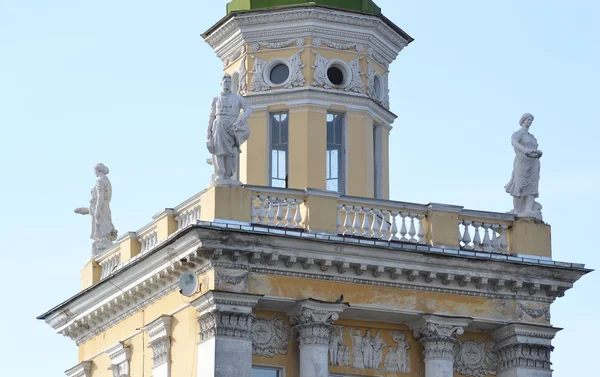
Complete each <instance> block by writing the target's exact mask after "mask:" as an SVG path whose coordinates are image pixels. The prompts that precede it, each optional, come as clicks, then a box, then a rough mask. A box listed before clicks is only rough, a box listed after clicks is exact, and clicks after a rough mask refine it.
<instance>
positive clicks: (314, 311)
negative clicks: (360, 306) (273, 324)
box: [287, 299, 348, 347]
mask: <svg viewBox="0 0 600 377" xmlns="http://www.w3.org/2000/svg"><path fill="white" fill-rule="evenodd" d="M347 307H348V304H343V303H331V302H324V301H317V300H312V299H308V300H302V301H299V302H298V303H297V304H296V306H295V307H294V308H292V309H291V310H289V311H288V312H287V314H288V316H289V317H290V323H291V324H292V325H294V330H295V331H297V332H298V342H299V344H300V347H302V346H304V345H323V346H329V335H330V333H331V329H332V328H333V326H332V323H333V321H336V320H338V319H339V314H340V313H341V312H342V311H344V309H345V308H347Z"/></svg>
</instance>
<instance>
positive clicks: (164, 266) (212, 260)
mask: <svg viewBox="0 0 600 377" xmlns="http://www.w3.org/2000/svg"><path fill="white" fill-rule="evenodd" d="M246 228H248V230H247V231H243V230H234V229H227V228H223V227H217V226H216V225H215V226H207V225H196V226H193V227H191V228H189V229H187V230H185V231H182V232H181V233H178V234H176V235H175V236H174V237H173V239H169V240H168V241H167V242H165V243H164V244H161V245H159V246H158V248H157V249H155V250H153V251H151V252H150V253H148V254H145V255H142V256H141V257H140V258H138V259H136V260H135V261H134V262H132V263H130V264H128V265H126V266H125V267H124V268H122V269H120V270H119V271H117V272H116V273H115V274H114V275H112V276H111V277H109V278H108V279H106V280H110V283H107V282H101V283H99V284H97V285H95V286H93V287H91V288H89V289H87V290H85V291H83V292H81V293H80V294H78V295H76V296H74V297H73V298H71V299H70V300H68V301H67V302H65V303H63V304H61V305H59V306H58V307H56V308H54V309H53V310H51V311H49V312H48V313H46V314H44V315H42V316H40V319H45V320H46V322H47V323H48V324H49V325H50V326H52V327H53V328H55V329H56V330H57V332H59V333H62V334H64V335H66V336H69V337H71V338H72V339H74V340H75V341H76V342H77V343H78V344H82V343H83V342H85V341H87V340H89V339H91V338H92V337H94V336H96V335H98V334H99V333H101V332H102V331H105V330H106V329H108V328H110V327H112V326H113V325H115V324H116V323H118V322H120V321H121V320H123V319H124V318H126V317H128V316H130V315H132V314H133V313H135V312H137V311H139V310H140V309H142V308H144V307H146V306H147V305H150V304H151V303H152V302H154V301H156V300H157V299H159V298H161V297H164V296H165V295H167V294H169V293H171V292H173V291H175V289H176V287H177V281H178V279H179V276H180V274H181V272H183V271H185V270H188V269H192V270H195V271H196V272H197V273H198V274H203V273H205V272H207V271H209V270H210V269H212V268H215V267H216V266H219V267H226V268H236V269H243V270H246V271H248V272H251V273H252V272H254V273H261V274H271V275H279V276H294V277H303V278H310V279H317V280H326V281H340V282H349V283H355V284H365V285H371V286H385V287H394V288H401V289H412V290H419V291H428V292H439V293H447V294H457V295H464V296H473V297H488V298H499V299H520V300H525V301H537V302H543V303H551V302H552V301H553V300H554V299H555V295H554V294H555V293H561V292H564V290H566V289H568V288H570V287H571V286H572V281H575V280H577V279H578V278H579V277H580V276H581V275H583V274H584V273H585V271H579V270H573V269H562V268H560V267H545V266H532V265H526V264H519V263H506V262H496V261H490V260H477V259H473V258H464V257H453V256H443V255H435V256H434V255H431V254H426V253H421V252H418V251H403V250H397V249H390V248H389V247H369V246H364V245H354V244H341V243H339V242H330V241H322V240H316V239H309V238H305V237H303V236H302V234H299V235H300V237H291V236H282V235H272V234H263V233H258V232H257V231H255V230H252V227H251V226H249V227H245V228H244V229H246ZM223 232H232V233H231V240H232V242H228V243H227V244H223V242H222V237H223ZM250 255H252V256H255V255H256V256H257V258H258V259H257V258H254V257H253V258H250V257H249V256H250ZM167 256H168V258H167ZM272 256H277V258H272ZM168 260H176V261H177V262H175V263H170V262H168ZM188 261H190V262H192V263H194V265H195V267H194V268H190V266H189V265H187V262H188ZM230 261H237V262H235V263H232V262H230ZM267 261H271V262H272V263H270V264H269V263H267ZM327 261H329V262H330V263H331V267H332V268H329V269H328V270H327V271H323V270H321V269H320V268H319V264H322V263H324V262H327ZM363 266H364V270H361V271H360V272H365V271H366V273H363V274H362V275H361V276H360V278H359V277H358V271H359V267H361V268H362V267H363ZM125 271H127V273H126V274H125V273H124V272H125ZM379 271H381V273H378V272H379ZM449 274H450V275H452V277H453V279H452V280H451V281H450V283H446V281H448V280H449V279H446V276H447V275H449ZM428 277H432V278H431V279H429V278H428ZM466 277H468V279H466ZM500 280H502V282H503V283H504V284H503V285H502V286H500V287H499V289H498V290H494V289H491V287H493V286H494V285H495V282H496V281H500ZM484 281H485V284H482V282H484ZM513 281H514V282H517V281H519V282H522V286H523V289H520V290H518V291H516V292H515V291H513V290H511V289H510V287H511V286H512V285H511V284H512V282H513ZM461 282H465V284H464V286H463V285H462V284H461ZM528 284H533V285H535V286H537V287H536V293H534V294H531V290H529V289H526V287H527V285H528ZM553 292H555V293H553Z"/></svg>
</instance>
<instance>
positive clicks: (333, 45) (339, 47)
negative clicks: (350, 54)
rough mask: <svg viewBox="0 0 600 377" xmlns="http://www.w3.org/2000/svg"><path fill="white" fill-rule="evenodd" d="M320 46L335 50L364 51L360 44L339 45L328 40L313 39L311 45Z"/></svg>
mask: <svg viewBox="0 0 600 377" xmlns="http://www.w3.org/2000/svg"><path fill="white" fill-rule="evenodd" d="M321 44H324V45H326V46H328V47H331V48H333V49H335V50H351V49H354V50H356V52H363V51H364V49H365V48H364V46H363V45H361V44H360V43H339V42H333V41H331V40H329V39H323V38H314V39H313V45H314V46H321Z"/></svg>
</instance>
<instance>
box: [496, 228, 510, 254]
mask: <svg viewBox="0 0 600 377" xmlns="http://www.w3.org/2000/svg"><path fill="white" fill-rule="evenodd" d="M507 229H508V227H507V226H506V225H500V242H499V245H498V246H499V249H500V252H501V253H504V254H506V253H507V252H508V250H507V249H508V241H507V240H506V230H507Z"/></svg>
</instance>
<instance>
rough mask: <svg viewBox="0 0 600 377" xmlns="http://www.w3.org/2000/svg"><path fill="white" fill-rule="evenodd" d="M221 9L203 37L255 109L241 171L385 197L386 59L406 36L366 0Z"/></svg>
mask: <svg viewBox="0 0 600 377" xmlns="http://www.w3.org/2000/svg"><path fill="white" fill-rule="evenodd" d="M292 4H293V5H292ZM227 9H228V14H227V16H226V17H225V18H224V19H222V20H221V21H219V22H218V23H217V24H215V25H214V26H213V27H212V28H210V29H209V30H208V31H207V32H206V33H204V34H203V37H204V38H205V40H206V41H207V42H208V44H209V45H210V46H211V47H212V48H213V49H214V50H215V52H216V54H217V56H218V57H219V58H220V59H221V60H222V61H223V65H224V70H225V72H227V73H229V74H230V75H232V77H233V82H234V88H235V89H236V90H237V91H238V92H239V93H240V94H242V95H244V96H245V97H246V100H247V101H248V103H249V104H250V105H251V106H252V108H253V110H254V113H253V115H252V117H251V118H250V121H249V126H250V129H251V133H252V137H251V139H250V140H248V142H247V143H246V144H244V145H243V146H242V154H241V155H240V179H241V181H242V182H243V183H246V184H251V185H260V186H265V185H266V186H273V187H288V188H296V189H305V188H307V187H310V188H315V189H327V190H331V191H335V192H339V193H342V194H347V195H351V196H361V197H371V198H380V199H387V198H389V160H388V150H389V133H390V131H391V128H392V123H393V122H394V119H395V118H396V116H395V115H394V113H393V112H392V111H390V108H389V94H388V93H389V88H388V75H389V66H390V63H392V61H394V59H396V57H397V55H398V54H399V52H400V51H401V50H402V49H403V48H404V47H405V46H407V45H408V44H409V43H410V42H411V41H412V38H411V37H410V36H409V35H408V34H407V33H405V32H404V31H402V30H401V29H400V28H399V27H397V26H396V25H395V24H394V23H392V22H391V21H390V20H388V19H387V18H385V17H384V16H383V15H382V14H381V10H380V9H379V7H377V6H376V5H375V4H374V3H373V2H372V1H362V0H359V1H335V0H330V1H326V0H323V1H316V2H315V1H312V2H309V1H287V0H280V1H278V0H271V1H232V2H230V3H229V4H228V6H227ZM333 9H335V11H333ZM349 171H352V174H348V172H349Z"/></svg>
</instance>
